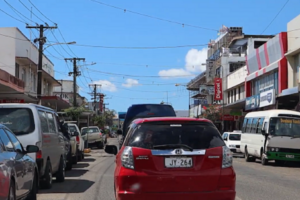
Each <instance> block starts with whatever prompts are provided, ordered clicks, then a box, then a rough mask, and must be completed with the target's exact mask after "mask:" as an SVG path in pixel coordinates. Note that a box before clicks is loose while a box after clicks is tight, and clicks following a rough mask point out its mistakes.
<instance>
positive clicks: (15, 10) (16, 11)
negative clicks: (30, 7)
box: [4, 0, 37, 24]
mask: <svg viewBox="0 0 300 200" xmlns="http://www.w3.org/2000/svg"><path fill="white" fill-rule="evenodd" d="M4 2H5V3H6V4H7V5H8V6H9V7H10V8H11V9H12V10H13V11H14V12H15V13H19V14H20V15H22V16H23V17H24V18H26V19H27V20H29V21H31V22H33V23H35V24H37V23H36V22H35V21H32V20H31V19H29V18H28V17H26V16H25V15H23V14H22V13H21V12H19V11H18V10H17V9H15V8H14V7H13V6H12V5H11V4H9V3H8V2H7V1H6V0H4Z"/></svg>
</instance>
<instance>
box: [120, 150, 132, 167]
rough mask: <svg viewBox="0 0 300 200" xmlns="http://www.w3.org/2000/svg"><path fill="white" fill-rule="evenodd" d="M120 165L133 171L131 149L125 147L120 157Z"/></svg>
mask: <svg viewBox="0 0 300 200" xmlns="http://www.w3.org/2000/svg"><path fill="white" fill-rule="evenodd" d="M121 161H122V165H123V167H125V168H128V169H134V161H133V154H132V148H131V147H125V148H124V151H123V153H122V156H121Z"/></svg>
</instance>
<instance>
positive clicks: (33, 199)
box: [26, 173, 38, 200]
mask: <svg viewBox="0 0 300 200" xmlns="http://www.w3.org/2000/svg"><path fill="white" fill-rule="evenodd" d="M37 177H38V176H37V174H36V173H34V177H33V183H32V189H31V191H30V193H29V195H28V197H27V199H26V200H37V196H36V195H37V192H38V180H37Z"/></svg>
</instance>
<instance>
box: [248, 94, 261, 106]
mask: <svg viewBox="0 0 300 200" xmlns="http://www.w3.org/2000/svg"><path fill="white" fill-rule="evenodd" d="M259 98H260V96H259V94H257V95H253V96H251V97H247V98H246V105H245V110H254V109H256V108H259Z"/></svg>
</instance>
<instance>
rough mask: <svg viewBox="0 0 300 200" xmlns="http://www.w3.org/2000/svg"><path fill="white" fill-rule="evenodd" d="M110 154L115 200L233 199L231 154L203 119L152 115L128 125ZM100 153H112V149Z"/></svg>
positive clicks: (233, 181) (214, 127)
mask: <svg viewBox="0 0 300 200" xmlns="http://www.w3.org/2000/svg"><path fill="white" fill-rule="evenodd" d="M129 127H130V128H129V131H128V133H127V136H126V138H125V140H124V144H123V146H122V148H121V149H120V151H119V152H118V153H117V155H116V167H115V172H114V186H115V187H114V188H115V195H116V199H117V200H121V199H122V200H127V199H130V200H140V199H150V198H151V199H218V200H234V199H235V195H236V192H235V184H236V174H235V171H234V169H233V167H232V154H231V152H230V149H229V148H228V147H227V146H226V145H225V143H224V141H223V139H222V137H221V135H220V133H219V131H218V130H217V128H216V126H215V125H214V124H213V123H212V122H211V121H209V120H207V119H195V118H179V117H158V118H144V119H136V120H134V121H133V122H132V123H131V124H130V125H129ZM105 151H106V152H107V153H110V154H116V151H117V147H116V146H114V145H107V146H106V148H105Z"/></svg>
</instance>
